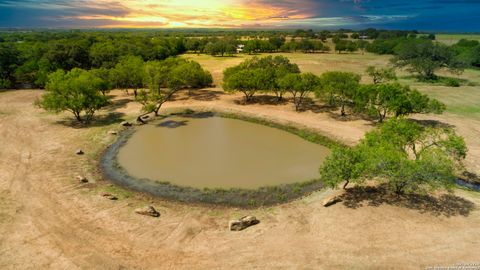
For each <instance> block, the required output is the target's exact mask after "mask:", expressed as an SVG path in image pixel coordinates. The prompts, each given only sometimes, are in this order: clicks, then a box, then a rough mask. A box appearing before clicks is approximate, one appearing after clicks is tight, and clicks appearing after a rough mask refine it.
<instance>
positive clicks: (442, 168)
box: [320, 119, 467, 195]
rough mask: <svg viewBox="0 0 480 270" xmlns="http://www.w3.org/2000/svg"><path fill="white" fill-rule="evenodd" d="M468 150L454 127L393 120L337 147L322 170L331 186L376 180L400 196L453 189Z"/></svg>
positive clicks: (324, 177) (324, 179)
mask: <svg viewBox="0 0 480 270" xmlns="http://www.w3.org/2000/svg"><path fill="white" fill-rule="evenodd" d="M466 153H467V147H466V145H465V142H464V140H463V138H462V137H460V136H458V135H456V134H455V132H454V131H453V130H452V129H449V128H434V127H424V126H421V125H419V124H417V123H416V122H413V121H410V120H405V119H391V120H389V121H387V122H385V123H384V124H383V125H382V126H381V127H380V128H379V129H378V130H374V131H371V132H369V133H367V134H366V135H365V138H364V139H363V140H362V141H361V142H360V144H358V145H357V146H355V147H353V148H351V149H349V148H337V149H334V150H333V153H332V155H330V156H329V157H328V158H327V160H326V161H325V162H324V164H322V166H321V168H320V174H321V176H322V179H323V181H325V182H326V183H327V184H329V185H330V186H332V187H336V186H337V185H338V184H340V183H341V182H343V181H346V183H345V185H344V188H345V187H346V185H347V184H348V183H350V182H354V183H357V184H362V183H364V181H365V180H367V179H374V180H375V181H377V182H380V183H386V184H387V186H388V187H389V188H390V190H392V191H393V192H395V193H397V194H399V195H401V194H403V193H413V192H426V191H429V190H435V189H439V188H447V189H448V188H450V187H451V186H453V184H454V181H455V174H456V173H458V172H459V171H460V170H461V169H462V168H463V167H462V161H463V160H464V158H465V157H466Z"/></svg>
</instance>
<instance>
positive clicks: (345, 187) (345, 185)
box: [343, 180, 350, 189]
mask: <svg viewBox="0 0 480 270" xmlns="http://www.w3.org/2000/svg"><path fill="white" fill-rule="evenodd" d="M349 183H350V180H346V181H345V184H343V189H347V185H348V184H349Z"/></svg>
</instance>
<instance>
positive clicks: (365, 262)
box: [0, 53, 480, 269]
mask: <svg viewBox="0 0 480 270" xmlns="http://www.w3.org/2000/svg"><path fill="white" fill-rule="evenodd" d="M286 56H287V57H289V58H290V59H291V61H292V62H294V63H296V64H298V66H299V67H300V69H301V70H302V71H308V72H312V73H314V74H317V75H320V74H322V73H323V72H325V71H331V70H342V71H352V72H357V73H360V74H362V75H363V76H362V81H364V82H368V80H369V79H368V77H367V76H366V75H365V68H366V66H369V65H375V66H387V65H388V64H389V57H388V56H377V55H373V54H368V53H367V54H365V55H361V54H341V55H338V54H300V53H298V54H286ZM182 57H185V58H188V59H192V60H195V61H197V62H198V63H200V64H201V65H202V66H203V67H204V68H205V69H206V70H208V71H210V72H211V74H212V76H213V81H214V84H215V85H216V87H214V88H208V89H204V90H201V91H198V92H197V93H195V94H193V95H191V96H189V95H188V94H187V93H186V92H185V93H183V92H181V93H180V94H178V95H176V96H175V98H174V100H173V101H171V102H168V103H166V104H165V106H164V107H162V110H165V112H166V111H178V110H183V109H186V108H189V109H194V110H204V111H205V110H207V111H208V110H215V111H222V112H235V113H243V114H246V115H252V116H256V117H261V118H264V119H269V120H270V121H275V122H280V123H294V124H295V125H299V126H302V127H308V128H311V129H314V130H316V131H318V132H319V133H321V134H324V135H326V136H329V137H332V138H335V139H336V140H338V141H340V142H343V143H345V144H347V145H355V144H356V143H357V142H358V141H359V140H360V139H361V138H362V137H363V135H364V134H365V132H367V131H369V130H372V129H373V128H374V126H375V125H374V124H372V122H370V121H367V120H363V119H360V118H359V119H356V118H352V119H348V120H343V121H340V120H338V119H336V118H335V117H334V116H333V114H332V113H331V112H322V111H314V110H306V111H304V112H300V113H298V112H295V111H294V108H293V105H292V104H288V103H287V104H282V105H276V104H249V105H243V104H241V102H240V103H239V102H236V101H239V100H241V99H242V96H241V95H240V94H227V93H225V92H224V91H223V89H222V88H221V87H220V86H221V82H222V76H223V75H222V72H223V70H224V69H225V68H227V67H230V66H233V65H236V64H238V63H240V62H241V61H242V60H244V58H249V57H251V56H237V57H212V56H205V55H199V56H198V55H195V54H187V55H183V56H182ZM441 75H444V76H450V75H448V73H445V74H444V73H443V72H442V73H441ZM459 77H460V78H462V79H465V80H466V81H468V84H469V85H462V86H461V87H457V88H451V87H446V86H442V85H432V84H426V83H418V82H416V81H414V80H413V79H411V78H410V77H408V75H407V73H403V72H400V73H399V80H400V82H401V83H408V84H411V85H413V86H414V87H415V88H418V89H419V90H420V91H422V92H424V93H427V94H429V95H431V96H434V97H435V98H437V99H439V100H440V101H442V102H444V103H445V104H446V105H447V111H446V112H445V113H444V114H443V115H432V114H426V115H418V116H417V115H413V116H412V117H414V118H418V119H423V120H434V121H438V122H440V123H443V124H448V125H452V126H454V127H455V129H456V130H457V132H458V133H459V134H460V135H462V136H463V137H464V138H465V140H466V143H467V146H468V148H469V152H468V156H467V159H466V165H467V168H468V169H469V170H470V171H472V172H475V173H477V174H479V173H480V165H479V164H480V141H479V140H478V138H479V137H480V111H479V107H478V104H480V95H479V94H480V71H478V70H466V71H465V72H464V73H463V74H461V75H460V76H459ZM41 95H42V90H9V91H3V92H0V138H2V147H1V148H0V232H1V236H0V268H2V269H92V268H101V269H192V266H193V265H194V266H195V267H193V268H195V269H205V268H209V269H225V268H232V267H237V268H238V267H239V266H240V268H242V269H266V268H268V269H338V268H343V269H352V268H354V269H418V268H425V267H429V266H435V265H437V266H438V265H441V266H448V265H454V264H457V263H459V262H462V263H475V262H478V247H479V245H480V226H479V224H480V211H479V208H478V205H480V194H479V193H478V192H474V191H469V190H465V189H459V188H456V189H455V190H454V191H453V193H451V194H450V193H449V194H443V193H441V192H440V193H438V194H437V195H438V196H439V197H438V199H435V200H433V201H432V199H431V197H417V198H414V199H403V200H396V201H392V200H389V199H388V198H386V197H382V195H379V194H377V193H375V192H374V193H368V192H367V193H361V192H360V193H358V194H355V193H352V194H350V196H347V197H346V198H345V200H344V202H343V203H339V204H337V205H335V206H334V207H329V208H326V207H324V206H323V204H322V201H323V200H324V199H325V198H326V197H328V196H331V195H332V194H337V193H339V192H341V191H339V190H331V189H323V190H320V191H316V192H314V193H312V194H310V195H308V196H305V197H302V198H300V199H297V200H295V201H293V202H289V203H285V204H279V205H275V206H265V207H260V208H254V209H243V208H235V207H225V206H220V205H213V206H212V205H202V204H185V203H179V202H174V201H170V200H164V199H160V198H155V197H151V196H149V195H145V194H142V193H138V192H134V191H131V190H129V189H124V188H121V187H119V186H117V185H114V184H111V183H110V182H109V181H107V180H105V179H104V178H103V177H102V175H101V172H100V171H99V170H98V158H99V156H100V155H101V154H102V152H103V150H104V148H105V147H106V146H107V145H109V144H110V143H112V142H113V141H114V140H115V136H114V135H111V134H109V131H112V130H114V131H121V130H122V129H123V127H121V126H120V122H121V121H123V120H128V121H133V120H134V119H135V118H136V117H137V116H138V113H139V112H140V108H141V105H140V104H139V103H137V102H134V99H133V95H132V94H126V93H125V92H124V91H120V90H113V91H111V92H110V93H109V95H110V96H111V97H112V104H111V105H109V106H108V107H106V108H105V109H102V110H101V111H100V112H99V113H98V115H97V118H98V120H96V121H95V122H94V123H93V124H92V125H91V126H89V127H88V128H87V127H83V126H81V125H80V126H78V125H72V123H71V120H70V119H71V118H70V116H69V115H68V114H66V113H62V114H60V115H59V116H58V115H55V114H51V113H46V112H44V111H42V110H41V109H39V108H37V107H34V106H33V105H32V103H33V101H34V100H35V99H36V98H39V97H40V96H41ZM79 148H81V149H83V150H84V151H85V155H82V156H78V155H75V151H76V149H79ZM79 174H81V175H85V176H86V177H87V178H88V179H89V183H87V184H79V183H78V181H77V180H76V179H75V176H76V175H79ZM105 192H108V193H110V194H114V195H115V196H117V197H118V200H116V201H111V200H106V199H105V198H103V197H102V196H101V194H103V193H105ZM442 194H443V195H442ZM145 204H150V205H154V206H155V208H156V209H157V210H158V211H159V212H160V214H161V217H160V218H159V219H154V218H150V217H146V216H140V215H135V214H134V213H133V211H134V209H135V208H137V207H140V206H142V205H145ZM243 215H255V216H256V217H257V218H258V219H259V220H261V223H260V224H258V225H256V226H253V227H251V228H249V229H247V230H245V231H242V232H230V231H229V230H228V220H229V219H232V218H237V217H240V216H243Z"/></svg>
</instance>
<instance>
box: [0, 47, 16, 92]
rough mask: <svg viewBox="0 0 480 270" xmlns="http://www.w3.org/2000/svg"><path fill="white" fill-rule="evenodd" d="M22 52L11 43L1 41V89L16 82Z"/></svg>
mask: <svg viewBox="0 0 480 270" xmlns="http://www.w3.org/2000/svg"><path fill="white" fill-rule="evenodd" d="M19 57H20V52H19V51H18V49H17V48H16V47H15V46H14V45H13V44H11V43H3V42H2V43H0V89H1V88H10V87H12V86H13V84H14V83H15V77H14V74H15V69H16V68H17V66H18V65H19V64H20V58H19Z"/></svg>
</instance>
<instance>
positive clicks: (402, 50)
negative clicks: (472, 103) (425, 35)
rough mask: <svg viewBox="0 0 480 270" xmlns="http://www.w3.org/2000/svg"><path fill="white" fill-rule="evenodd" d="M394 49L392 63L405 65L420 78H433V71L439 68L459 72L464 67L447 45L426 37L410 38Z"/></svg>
mask: <svg viewBox="0 0 480 270" xmlns="http://www.w3.org/2000/svg"><path fill="white" fill-rule="evenodd" d="M394 51H395V57H394V58H393V59H392V61H393V63H394V64H395V65H396V66H398V67H406V68H407V70H408V71H410V72H411V73H415V74H417V75H418V77H419V78H420V79H422V80H432V79H435V78H436V75H435V71H437V70H438V69H440V68H448V69H449V70H450V71H452V72H460V71H462V70H463V67H464V63H462V62H460V61H457V58H455V54H454V52H453V50H451V49H450V48H449V47H448V46H447V45H444V44H440V43H434V42H432V41H431V40H428V39H412V40H409V41H408V42H403V43H400V44H399V45H398V46H396V47H395V50H394Z"/></svg>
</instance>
